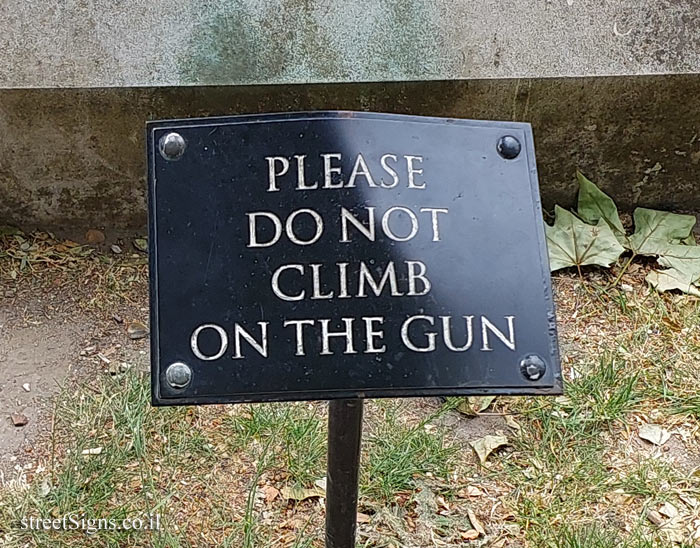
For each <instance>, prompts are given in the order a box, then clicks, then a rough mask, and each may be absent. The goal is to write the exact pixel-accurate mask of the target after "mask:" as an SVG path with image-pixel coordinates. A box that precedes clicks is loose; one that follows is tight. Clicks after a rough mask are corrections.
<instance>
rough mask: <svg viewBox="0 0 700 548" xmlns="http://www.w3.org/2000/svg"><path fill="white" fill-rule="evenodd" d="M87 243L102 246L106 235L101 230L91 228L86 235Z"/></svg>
mask: <svg viewBox="0 0 700 548" xmlns="http://www.w3.org/2000/svg"><path fill="white" fill-rule="evenodd" d="M85 241H86V242H87V243H89V244H102V243H104V241H105V234H104V232H102V231H101V230H97V229H96V228H91V229H90V230H88V231H87V232H86V233H85Z"/></svg>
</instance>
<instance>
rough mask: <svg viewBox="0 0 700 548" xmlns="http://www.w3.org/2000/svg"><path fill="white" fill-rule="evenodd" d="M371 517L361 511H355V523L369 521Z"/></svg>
mask: <svg viewBox="0 0 700 548" xmlns="http://www.w3.org/2000/svg"><path fill="white" fill-rule="evenodd" d="M371 519H372V518H370V517H369V516H368V515H367V514H363V513H362V512H358V513H357V523H369V522H370V521H371Z"/></svg>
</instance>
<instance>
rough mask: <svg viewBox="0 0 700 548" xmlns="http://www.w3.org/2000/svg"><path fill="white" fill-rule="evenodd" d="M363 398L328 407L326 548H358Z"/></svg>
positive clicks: (334, 403)
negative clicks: (356, 538) (358, 497)
mask: <svg viewBox="0 0 700 548" xmlns="http://www.w3.org/2000/svg"><path fill="white" fill-rule="evenodd" d="M363 407H364V400H363V399H362V398H357V399H352V400H331V401H330V402H329V405H328V473H327V483H326V548H355V530H356V528H357V493H358V479H359V471H360V445H361V442H362V410H363Z"/></svg>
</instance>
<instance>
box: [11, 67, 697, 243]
mask: <svg viewBox="0 0 700 548" xmlns="http://www.w3.org/2000/svg"><path fill="white" fill-rule="evenodd" d="M698 97H700V75H676V76H646V77H625V78H618V77H613V78H574V79H572V78H560V79H534V80H528V79H525V80H475V81H457V82H409V83H384V84H382V83H377V84H317V85H299V86H237V87H185V88H136V89H134V88H131V89H129V88H123V89H93V90H58V89H54V90H7V91H0V225H2V224H7V223H10V224H15V225H19V226H22V227H31V226H41V227H45V228H77V227H105V228H107V229H118V228H119V229H123V228H129V229H131V228H133V229H142V228H143V227H144V226H145V221H146V201H145V200H146V198H145V196H146V182H145V172H146V162H145V144H144V138H145V131H144V124H145V121H146V120H152V119H164V118H173V117H188V116H189V117H192V116H209V115H225V114H242V113H255V112H275V111H299V110H315V109H345V110H371V111H379V112H396V113H406V114H418V115H432V116H448V117H461V118H477V119H494V120H521V121H528V122H531V123H532V125H533V128H534V132H535V141H536V142H535V145H536V151H537V158H538V166H539V173H540V184H541V188H542V194H543V199H544V204H545V207H547V208H551V207H552V205H553V204H554V203H560V204H562V205H567V204H570V203H572V201H573V200H574V198H575V193H576V183H575V177H574V172H575V169H576V168H577V167H578V168H580V169H582V170H583V171H584V173H586V174H587V175H588V176H589V177H591V178H592V179H593V180H594V181H596V182H599V183H600V185H601V186H602V188H603V189H604V190H606V191H607V192H609V193H610V194H611V195H612V196H613V197H614V198H615V199H616V201H617V202H618V203H619V204H620V205H621V206H622V207H625V208H631V207H633V206H635V205H648V206H653V207H662V208H668V209H677V210H696V211H698V210H700V138H699V137H700V101H698Z"/></svg>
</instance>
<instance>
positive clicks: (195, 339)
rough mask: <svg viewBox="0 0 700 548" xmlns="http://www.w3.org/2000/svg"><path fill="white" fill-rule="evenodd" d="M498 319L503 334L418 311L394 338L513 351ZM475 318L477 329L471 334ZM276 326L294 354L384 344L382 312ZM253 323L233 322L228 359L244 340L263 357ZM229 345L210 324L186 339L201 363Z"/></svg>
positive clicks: (485, 323)
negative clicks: (287, 333) (285, 332)
mask: <svg viewBox="0 0 700 548" xmlns="http://www.w3.org/2000/svg"><path fill="white" fill-rule="evenodd" d="M504 320H505V323H506V325H507V334H506V333H504V332H503V331H502V330H501V329H499V328H498V327H497V326H496V325H495V324H494V323H493V322H491V320H489V319H488V318H486V317H485V316H480V317H479V319H478V320H475V318H474V316H460V317H459V318H453V317H452V316H437V317H435V316H428V315H424V314H418V315H414V316H409V317H408V318H406V319H405V320H404V321H403V322H402V323H401V326H400V328H399V333H400V341H401V344H402V345H403V346H404V347H405V348H406V349H408V350H410V351H412V352H434V351H435V350H437V349H438V347H442V348H446V349H447V350H450V351H451V352H466V351H467V350H469V349H470V348H472V346H473V344H474V342H475V338H477V337H480V341H479V342H478V343H479V350H480V351H482V352H490V351H492V350H493V347H492V344H493V343H494V341H495V340H498V341H500V344H503V345H505V346H506V348H508V349H510V350H512V351H515V326H514V316H505V317H504ZM476 322H478V327H477V329H478V331H477V336H476V337H475V335H474V331H475V327H474V324H475V323H476ZM332 323H333V324H337V323H340V324H341V325H342V327H341V328H336V327H334V326H333V325H331V324H332ZM453 323H454V324H455V325H453ZM282 325H283V327H284V328H286V329H289V330H291V331H292V333H293V338H294V345H293V348H294V355H295V356H306V355H307V352H316V353H317V354H318V355H320V356H329V355H333V354H335V353H336V351H337V350H338V349H339V348H341V349H342V352H341V353H342V354H357V353H359V352H363V353H365V354H381V353H383V352H386V351H387V349H386V344H384V334H385V332H384V317H382V316H364V317H362V318H340V322H333V321H332V320H331V319H330V318H321V319H315V320H313V319H293V320H286V321H284V323H283V324H282ZM257 326H258V332H257V333H251V332H250V331H249V330H247V329H246V328H244V327H243V326H242V325H241V324H239V323H234V324H233V330H232V335H233V336H232V339H233V341H232V342H233V344H232V346H233V349H232V350H233V351H232V353H231V357H232V358H233V359H234V360H239V359H242V358H245V357H246V356H245V354H244V343H245V347H246V348H248V349H253V350H255V352H257V353H258V354H260V355H261V356H263V357H265V358H267V357H268V354H269V348H268V342H269V340H270V337H269V326H270V322H257ZM210 331H211V332H213V333H214V334H215V339H216V342H215V344H207V345H206V346H207V348H206V350H205V349H202V345H201V341H200V339H201V337H202V336H203V334H204V333H206V334H207V335H208V338H209V341H208V342H209V343H212V342H214V341H213V340H212V337H211V333H208V332H210ZM455 332H456V333H455ZM229 343H230V339H229V334H228V333H227V331H226V330H225V329H224V328H223V327H222V326H220V325H218V324H214V323H209V324H203V325H200V326H199V327H197V328H196V329H195V330H194V331H193V333H192V337H191V339H190V347H191V349H192V353H193V354H194V355H195V356H196V357H197V358H199V359H200V360H204V361H214V360H218V359H220V358H222V357H224V356H225V355H226V353H227V350H228V349H229ZM332 343H334V344H332ZM319 346H320V348H319Z"/></svg>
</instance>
